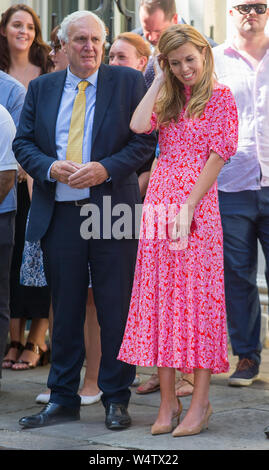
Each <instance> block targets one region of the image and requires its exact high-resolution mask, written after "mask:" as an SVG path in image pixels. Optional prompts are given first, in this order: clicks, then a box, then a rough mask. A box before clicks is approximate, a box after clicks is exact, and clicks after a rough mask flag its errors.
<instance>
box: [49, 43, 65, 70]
mask: <svg viewBox="0 0 269 470" xmlns="http://www.w3.org/2000/svg"><path fill="white" fill-rule="evenodd" d="M49 55H50V57H51V60H52V62H53V64H54V72H59V71H60V70H65V69H66V67H67V66H68V60H67V57H66V54H65V52H64V51H63V50H62V48H61V45H60V46H59V47H57V46H56V47H54V48H52V50H51V52H50V54H49Z"/></svg>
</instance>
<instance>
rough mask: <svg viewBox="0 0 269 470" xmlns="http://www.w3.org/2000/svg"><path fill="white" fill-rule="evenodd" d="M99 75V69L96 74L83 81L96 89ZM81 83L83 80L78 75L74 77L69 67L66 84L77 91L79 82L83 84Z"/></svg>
mask: <svg viewBox="0 0 269 470" xmlns="http://www.w3.org/2000/svg"><path fill="white" fill-rule="evenodd" d="M98 73H99V69H98V70H97V71H96V72H95V73H93V74H92V75H90V76H89V77H88V78H84V79H83V80H86V81H87V82H89V83H90V84H91V85H93V86H94V87H95V88H97V80H98ZM81 81H82V79H81V78H79V77H77V76H76V75H74V74H73V73H72V72H71V70H70V66H69V65H68V67H67V75H66V84H67V85H69V86H70V87H71V88H73V89H74V90H75V89H76V88H77V86H78V84H79V82H81Z"/></svg>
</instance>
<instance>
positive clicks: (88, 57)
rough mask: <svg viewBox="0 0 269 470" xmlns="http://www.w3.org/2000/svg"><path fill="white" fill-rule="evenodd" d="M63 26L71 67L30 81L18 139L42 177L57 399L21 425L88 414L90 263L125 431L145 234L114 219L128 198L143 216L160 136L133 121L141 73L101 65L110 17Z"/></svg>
mask: <svg viewBox="0 0 269 470" xmlns="http://www.w3.org/2000/svg"><path fill="white" fill-rule="evenodd" d="M61 28H62V31H61V37H62V47H63V49H64V51H65V53H66V54H67V58H68V62H69V67H68V68H67V70H66V71H62V72H56V73H52V74H47V75H44V76H41V77H39V78H38V79H36V80H34V81H33V82H31V83H30V86H29V89H28V93H27V97H26V101H25V105H24V108H23V111H22V116H21V121H20V126H19V129H18V133H17V136H16V139H15V141H14V150H15V154H16V158H17V159H18V161H19V162H20V164H21V165H22V167H23V168H24V169H25V171H26V172H27V173H29V174H30V175H31V176H32V177H33V179H34V188H33V198H32V205H31V214H30V220H29V225H28V231H27V238H28V240H32V241H34V240H38V239H41V242H42V248H43V253H44V265H45V272H46V277H47V280H48V284H49V286H50V288H51V292H52V301H53V310H54V325H53V337H52V364H51V370H50V374H49V378H48V387H49V388H50V390H51V395H50V401H49V403H48V405H47V406H46V407H45V408H43V409H42V410H41V411H40V412H39V413H37V414H35V415H33V416H26V417H24V418H22V419H21V420H20V424H21V425H22V426H24V427H40V426H45V425H50V424H57V423H61V422H64V421H70V420H77V419H79V417H80V415H79V410H80V397H79V395H78V393H77V391H78V387H79V381H80V371H81V367H82V365H83V360H84V344H83V327H84V317H85V306H86V299H87V289H88V262H89V263H90V269H91V276H92V284H93V292H94V298H95V303H96V307H97V312H98V320H99V323H100V327H101V344H102V359H101V364H100V372H99V380H98V384H99V387H100V389H101V390H102V391H103V395H102V401H103V405H104V407H105V410H106V426H107V427H108V428H109V429H125V428H126V427H128V426H129V425H130V423H131V418H130V416H129V413H128V410H127V407H128V402H129V399H130V390H129V386H130V385H131V384H132V382H133V380H134V377H135V367H134V366H130V365H128V364H124V363H122V362H120V361H118V360H117V354H118V350H119V347H120V345H121V341H122V337H123V333H124V328H125V322H126V319H127V315H128V308H129V300H130V295H131V289H132V282H133V272H134V267H135V259H136V249H137V240H136V239H135V233H134V232H135V227H134V223H132V224H131V225H132V227H130V228H129V231H127V232H128V233H126V230H125V231H124V236H123V237H122V238H121V237H120V236H117V234H116V235H115V232H114V231H113V227H112V230H111V224H113V222H115V220H116V215H115V214H116V213H117V207H119V204H122V206H120V207H128V208H129V211H130V213H131V214H132V215H133V216H134V214H135V209H136V206H137V205H139V204H140V203H141V199H140V194H139V187H138V181H137V176H136V170H137V169H138V168H140V167H141V166H142V165H143V164H144V163H145V162H146V161H147V159H149V158H150V157H151V155H152V151H153V149H154V146H155V144H156V142H155V140H156V138H155V135H154V134H151V135H135V134H134V133H132V132H131V130H130V128H129V122H130V119H131V116H132V113H133V111H134V110H135V108H136V106H137V105H138V103H139V101H140V100H141V98H142V97H143V95H144V93H145V91H146V86H145V82H144V78H143V75H142V74H141V73H140V72H137V71H135V70H133V69H129V68H127V67H110V66H107V65H104V64H102V63H101V62H102V54H103V45H104V42H105V25H104V24H103V22H102V21H101V20H100V19H99V18H98V17H97V16H96V15H94V14H93V13H91V12H89V11H80V12H75V13H72V14H71V15H69V16H68V17H67V18H65V19H64V21H63V23H62V25H61ZM85 204H90V205H85ZM93 207H94V208H95V209H97V211H96V210H93V209H92V208H93ZM87 208H89V210H87ZM90 208H91V210H92V212H94V213H95V215H96V212H97V213H98V216H96V219H94V221H93V225H94V226H93V228H92V233H91V237H89V236H87V235H88V234H87V231H86V234H85V233H84V232H85V230H84V231H83V230H82V227H84V228H85V227H86V226H87V223H88V222H87V220H89V219H90V218H89V217H88V216H89V213H90ZM82 214H83V215H82ZM87 217H88V218H87ZM99 221H100V225H99V224H98V222H99ZM132 221H133V222H134V217H133V219H132ZM110 222H111V224H110ZM89 225H90V224H89Z"/></svg>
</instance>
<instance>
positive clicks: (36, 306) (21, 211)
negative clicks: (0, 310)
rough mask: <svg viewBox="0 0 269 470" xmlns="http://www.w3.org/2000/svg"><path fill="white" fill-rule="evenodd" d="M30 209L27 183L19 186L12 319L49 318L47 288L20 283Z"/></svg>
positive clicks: (13, 266)
mask: <svg viewBox="0 0 269 470" xmlns="http://www.w3.org/2000/svg"><path fill="white" fill-rule="evenodd" d="M29 207H30V199H29V194H28V188H27V183H26V182H23V183H20V184H18V209H17V215H16V225H15V246H14V252H13V258H12V265H11V273H10V316H11V318H27V319H33V318H48V316H49V307H50V292H49V288H48V287H47V286H44V287H33V286H25V285H22V284H21V283H20V270H21V264H22V257H23V251H24V241H25V228H26V221H27V215H28V212H29Z"/></svg>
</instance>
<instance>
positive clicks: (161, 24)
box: [139, 6, 177, 46]
mask: <svg viewBox="0 0 269 470" xmlns="http://www.w3.org/2000/svg"><path fill="white" fill-rule="evenodd" d="M139 16H140V23H141V26H142V29H143V34H144V36H145V38H146V39H147V41H149V42H150V43H151V44H152V45H153V46H157V44H158V41H159V39H160V36H161V34H162V32H163V31H165V30H166V29H167V28H169V26H171V25H172V24H176V23H177V15H174V16H173V18H172V20H168V19H167V18H165V15H164V12H163V10H161V9H160V8H158V9H157V10H156V11H155V12H154V13H152V14H151V15H149V13H148V12H147V10H146V9H145V7H144V6H142V7H141V8H140V12H139Z"/></svg>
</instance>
